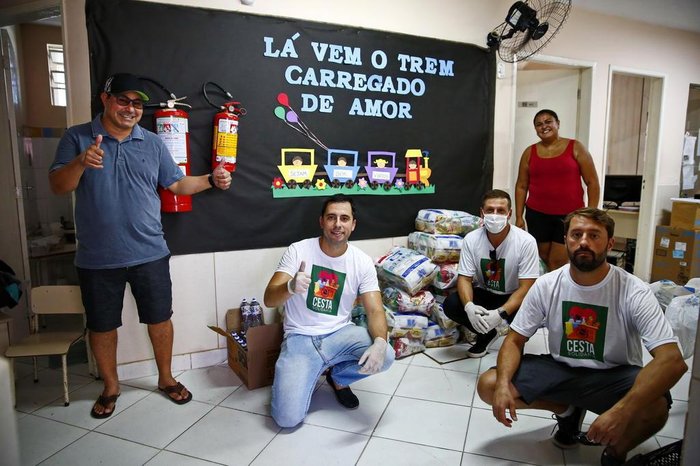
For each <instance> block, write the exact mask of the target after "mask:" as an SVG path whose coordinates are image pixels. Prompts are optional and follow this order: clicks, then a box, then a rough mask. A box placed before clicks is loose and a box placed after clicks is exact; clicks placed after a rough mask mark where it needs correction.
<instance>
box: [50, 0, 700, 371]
mask: <svg viewBox="0 0 700 466" xmlns="http://www.w3.org/2000/svg"><path fill="white" fill-rule="evenodd" d="M157 3H168V4H178V5H189V6H196V7H202V8H214V9H221V10H228V11H243V12H248V13H253V14H261V15H272V16H283V17H291V18H299V19H305V20H313V21H321V22H329V23H336V24H345V25H350V26H357V27H363V28H371V29H380V30H386V31H392V32H400V33H406V34H413V35H420V36H425V37H434V38H440V39H445V40H453V41H458V42H466V43H473V44H477V45H480V46H484V45H485V37H486V35H487V33H488V32H489V31H490V30H491V29H492V28H494V27H495V26H497V25H498V24H500V23H501V22H502V21H503V19H504V17H505V14H506V12H507V11H508V8H509V7H510V5H511V4H512V1H510V0H472V1H464V0H442V1H440V2H426V1H424V0H385V1H381V2H377V1H376V0H355V1H353V2H330V1H326V0H296V1H294V2H289V1H287V2H281V1H276V0H257V1H256V2H255V4H254V5H253V6H244V5H242V4H240V3H239V2H238V1H236V0H177V1H176V0H169V1H166V0H160V1H158V2H157ZM62 4H63V12H64V26H65V27H64V36H65V39H64V43H65V46H66V55H67V61H68V86H69V96H68V97H69V124H75V123H79V122H82V121H87V120H89V118H90V106H89V97H90V96H89V85H88V83H89V75H88V69H89V68H88V55H87V39H86V32H85V27H84V25H85V18H84V8H83V1H82V0H75V1H73V0H71V1H69V0H63V1H62ZM699 45H700V34H694V33H689V32H682V31H678V30H673V29H668V28H663V27H654V26H650V25H647V24H642V23H639V22H634V21H627V20H621V19H617V18H613V17H610V16H604V15H600V14H596V13H591V12H588V11H585V10H581V9H579V8H577V7H576V4H574V7H573V9H572V13H571V15H570V17H569V20H568V21H567V22H566V23H565V25H564V27H563V29H562V30H561V31H560V33H559V34H558V35H557V37H556V38H555V39H554V40H553V42H552V43H551V44H550V45H549V46H548V47H547V48H546V50H545V52H546V55H547V56H551V57H558V58H561V59H572V60H580V61H586V62H590V63H593V64H594V65H595V67H594V71H593V76H592V83H593V86H592V94H591V100H592V110H591V123H590V134H589V135H588V137H587V138H586V137H582V139H583V140H588V146H589V149H590V152H591V154H593V157H594V160H595V163H596V168H597V169H598V172H599V173H602V166H603V161H604V160H605V157H604V153H603V150H604V135H605V128H606V125H607V118H606V108H607V98H608V74H609V69H610V67H611V66H619V67H628V68H633V69H638V70H643V71H649V72H653V73H652V74H663V75H664V76H665V78H666V88H665V89H664V103H663V111H662V118H663V119H662V122H661V126H662V127H661V141H660V149H661V151H660V152H661V161H660V163H659V170H658V179H659V184H660V187H659V188H660V190H659V196H658V197H657V201H658V205H659V209H660V208H661V207H664V206H669V205H670V202H668V201H666V198H668V197H670V196H673V195H676V194H677V193H678V179H679V176H678V172H679V169H680V161H681V148H682V146H681V145H682V135H683V131H684V124H685V108H686V106H687V99H688V87H689V84H690V83H691V82H694V83H700V47H699ZM505 69H506V75H505V78H504V79H499V80H497V82H496V109H495V122H494V167H495V171H494V178H493V185H494V187H497V188H504V189H507V190H509V191H511V190H512V187H513V184H514V182H515V179H514V177H513V172H514V168H513V167H514V164H517V162H518V159H519V156H520V154H521V153H522V148H520V147H514V145H513V136H514V123H513V122H514V119H515V112H514V109H515V102H514V98H515V82H514V66H513V65H506V67H505ZM657 213H658V212H657ZM309 221H315V219H309ZM395 241H400V239H397V240H394V239H386V240H373V241H363V242H360V243H361V246H362V247H363V248H365V249H367V250H368V252H370V253H372V254H373V255H376V254H374V253H375V252H376V251H383V250H384V249H386V248H388V246H390V245H391V244H393V243H394V242H395ZM650 253H651V252H650V251H638V254H650ZM280 254H281V250H280V249H269V250H262V251H255V252H251V251H238V252H224V253H216V254H199V255H193V256H180V257H176V258H174V259H173V261H172V269H173V281H174V286H175V289H176V291H175V299H176V304H175V313H176V314H175V317H174V322H175V326H176V344H175V346H176V348H175V352H176V353H179V354H182V353H190V352H193V351H201V350H203V349H206V348H213V347H214V346H215V342H214V339H213V337H210V336H207V334H206V332H204V333H203V331H202V330H201V327H203V326H204V325H205V324H215V323H218V324H219V325H223V315H224V313H225V310H226V309H227V308H229V307H232V306H235V305H237V304H238V303H239V302H240V300H241V298H242V297H243V296H254V295H256V296H258V297H260V296H261V295H262V291H263V289H264V287H265V284H266V283H267V280H268V279H269V277H270V276H271V274H272V271H273V268H274V265H275V264H276V262H277V260H278V259H279V256H280ZM202 277H208V278H207V279H204V280H203V279H202ZM208 280H210V281H208ZM192 282H194V283H199V284H203V285H204V286H203V288H198V287H197V286H193V285H192ZM178 290H181V291H178ZM214 303H215V304H214ZM214 305H215V306H216V309H212V306H214ZM127 315H131V316H133V314H131V312H130V311H128V310H125V320H126V316H127ZM136 327H138V325H137V324H135V323H132V322H128V323H127V325H125V326H124V328H123V329H122V332H121V334H120V335H121V338H122V344H121V345H120V353H119V361H120V362H121V363H126V362H131V361H139V360H145V359H150V358H151V357H152V356H151V355H150V350H149V349H148V345H147V342H146V337H145V330H144V329H141V328H136ZM205 330H206V329H205ZM206 331H209V330H206ZM217 338H218V337H217ZM127 339H128V341H130V342H131V341H133V344H129V345H127V344H125V342H126V340H127ZM218 344H219V346H221V347H223V342H222V341H221V340H219V342H218ZM200 354H206V353H200ZM221 356H222V353H221V352H214V353H212V359H216V358H218V357H221ZM205 359H207V358H200V357H199V356H196V355H195V356H192V357H191V358H190V357H189V356H185V357H183V358H181V359H179V360H178V361H176V365H177V364H182V365H183V366H184V367H187V365H188V364H199V363H202V364H204V362H203V361H204V360H205ZM222 359H223V358H222ZM195 361H198V362H195ZM147 364H149V363H144V366H143V367H146V365H147ZM130 367H133V368H134V370H135V371H137V370H140V369H139V367H137V366H130ZM122 371H123V372H126V371H127V368H126V366H124V367H122Z"/></svg>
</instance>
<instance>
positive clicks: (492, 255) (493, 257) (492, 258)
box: [489, 249, 498, 264]
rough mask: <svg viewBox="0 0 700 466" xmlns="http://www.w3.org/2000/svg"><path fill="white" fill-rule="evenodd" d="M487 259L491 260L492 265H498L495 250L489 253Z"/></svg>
mask: <svg viewBox="0 0 700 466" xmlns="http://www.w3.org/2000/svg"><path fill="white" fill-rule="evenodd" d="M489 258H490V259H491V262H493V263H494V264H497V263H498V256H497V255H496V250H495V249H493V250H491V251H489Z"/></svg>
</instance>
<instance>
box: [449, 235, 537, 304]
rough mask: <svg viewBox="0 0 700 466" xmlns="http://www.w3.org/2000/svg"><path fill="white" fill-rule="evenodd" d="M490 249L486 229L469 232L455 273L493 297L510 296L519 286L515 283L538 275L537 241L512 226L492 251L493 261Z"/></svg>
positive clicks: (491, 247)
mask: <svg viewBox="0 0 700 466" xmlns="http://www.w3.org/2000/svg"><path fill="white" fill-rule="evenodd" d="M493 250H494V249H493V245H492V244H491V242H490V241H489V238H488V236H487V235H486V228H483V227H482V228H479V229H477V230H474V231H471V232H469V233H468V234H467V236H465V237H464V241H463V242H462V252H461V253H460V255H459V268H458V269H457V272H458V273H459V274H460V275H464V276H466V277H471V278H472V284H473V286H477V287H479V288H482V289H484V290H487V291H490V292H491V293H495V294H511V293H513V292H514V291H515V290H517V289H518V287H519V286H520V285H519V283H518V280H521V279H528V278H537V277H539V276H540V258H539V256H538V254H537V242H536V241H535V238H533V237H532V235H531V234H529V233H528V232H526V231H525V230H521V229H520V228H518V227H516V226H515V225H511V226H510V231H509V232H508V235H507V236H506V239H505V240H503V242H502V243H501V244H500V245H498V247H497V248H496V250H495V251H496V256H495V257H496V259H497V260H496V261H493V260H491V256H490V253H491V251H493Z"/></svg>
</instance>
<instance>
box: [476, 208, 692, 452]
mask: <svg viewBox="0 0 700 466" xmlns="http://www.w3.org/2000/svg"><path fill="white" fill-rule="evenodd" d="M564 226H565V231H566V236H565V238H564V239H565V245H566V249H567V253H568V256H569V262H570V263H569V264H567V265H564V266H563V267H561V268H559V269H557V270H555V271H553V272H550V273H548V274H545V275H543V276H542V277H540V278H539V279H538V280H537V281H536V282H535V284H534V285H533V286H532V288H530V290H529V292H528V294H527V296H526V297H525V300H524V301H523V303H522V306H520V310H519V312H518V314H517V315H516V316H515V319H514V320H513V322H512V323H511V325H510V332H509V333H508V336H507V337H506V339H505V341H504V342H503V345H501V349H500V351H499V353H498V362H497V366H496V367H495V368H491V369H489V370H488V371H486V372H485V373H483V374H482V375H481V377H479V382H478V387H477V389H478V392H479V396H480V397H481V399H482V400H484V401H485V402H486V403H488V404H490V405H491V406H492V407H493V414H494V417H496V419H497V420H498V422H500V423H502V424H503V425H505V426H506V427H511V426H512V422H513V421H517V420H518V417H517V414H516V409H525V408H532V409H545V410H549V411H552V412H553V413H554V414H555V415H556V419H557V425H558V430H557V432H556V434H555V435H554V437H553V439H552V440H553V442H554V444H555V445H557V446H558V447H560V448H573V447H577V446H578V445H579V444H581V443H582V444H601V445H604V446H605V447H606V448H605V449H604V450H603V453H602V456H601V464H603V465H618V464H623V463H624V461H625V458H626V457H627V453H628V452H629V451H630V450H632V449H633V448H634V447H636V446H637V445H639V444H640V443H642V442H643V441H644V440H646V439H648V438H649V437H651V436H652V435H654V434H655V433H656V432H658V431H659V430H660V429H661V428H662V427H663V426H664V424H665V423H666V419H667V418H668V411H669V409H670V407H671V395H670V393H669V390H670V389H671V387H673V386H674V385H675V384H676V382H678V380H679V379H680V378H681V376H682V375H683V374H684V373H685V371H686V370H687V366H686V364H685V362H684V361H683V358H682V356H681V353H680V351H679V349H678V345H677V340H676V338H675V337H674V336H673V331H672V330H671V327H670V325H669V323H668V322H667V321H666V318H665V317H664V315H663V313H662V311H661V308H660V307H659V304H658V302H657V301H656V298H655V297H654V295H653V293H652V292H651V290H650V289H649V287H648V285H647V284H645V283H644V282H643V281H642V280H640V279H639V278H637V277H635V276H634V275H631V274H629V273H627V272H625V271H624V270H623V269H621V268H619V267H616V266H613V265H611V264H609V263H608V262H607V253H608V251H609V250H610V249H612V246H613V243H614V241H615V240H614V237H613V236H614V229H615V222H614V220H613V219H612V218H611V217H610V216H609V215H608V214H607V213H605V212H604V211H602V210H599V209H594V208H584V209H579V210H576V211H574V212H572V213H571V214H569V215H568V216H567V218H566V220H565V225H564ZM540 327H544V328H546V329H547V341H548V348H549V354H541V355H534V354H525V355H523V349H524V347H525V343H526V342H527V341H528V339H529V338H530V337H532V335H534V334H535V332H536V331H537V329H539V328H540ZM642 343H644V346H645V348H646V349H647V350H648V351H649V352H650V353H651V355H652V356H653V360H652V361H651V362H650V363H649V364H647V365H646V366H644V367H642V364H643V363H642V345H641V344H642ZM586 410H590V411H593V412H595V413H597V414H598V415H599V416H598V417H597V418H596V420H595V421H594V422H593V423H592V424H591V425H590V427H589V428H588V432H587V433H582V432H581V424H582V422H583V418H584V416H585V414H586Z"/></svg>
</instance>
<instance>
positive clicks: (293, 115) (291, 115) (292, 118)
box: [287, 110, 299, 123]
mask: <svg viewBox="0 0 700 466" xmlns="http://www.w3.org/2000/svg"><path fill="white" fill-rule="evenodd" d="M287 121H288V122H290V123H297V122H298V121H299V115H297V112H295V111H294V110H290V111H288V112H287Z"/></svg>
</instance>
